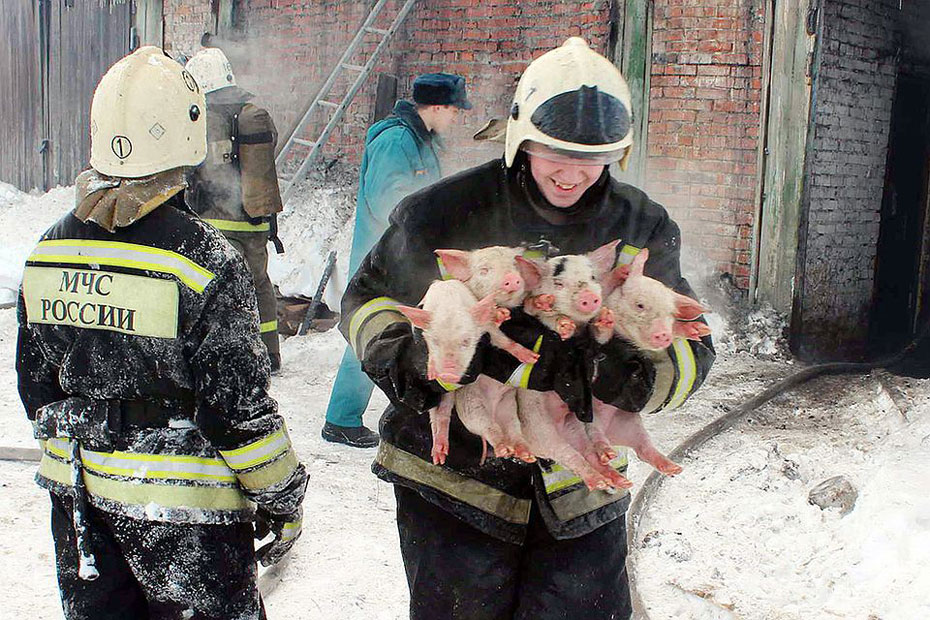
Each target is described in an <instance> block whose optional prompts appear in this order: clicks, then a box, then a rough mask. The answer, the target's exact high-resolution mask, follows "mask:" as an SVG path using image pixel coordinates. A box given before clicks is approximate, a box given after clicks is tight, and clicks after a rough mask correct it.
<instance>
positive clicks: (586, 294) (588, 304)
mask: <svg viewBox="0 0 930 620" xmlns="http://www.w3.org/2000/svg"><path fill="white" fill-rule="evenodd" d="M575 307H576V308H577V309H578V310H580V311H581V312H585V313H591V312H597V311H598V310H599V309H600V307H601V296H600V295H598V294H597V293H595V292H594V291H592V290H590V289H588V290H584V291H581V292H580V293H578V295H577V296H576V297H575Z"/></svg>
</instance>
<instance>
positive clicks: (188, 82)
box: [181, 69, 198, 93]
mask: <svg viewBox="0 0 930 620" xmlns="http://www.w3.org/2000/svg"><path fill="white" fill-rule="evenodd" d="M181 76H182V77H183V78H184V85H185V86H187V88H188V90H190V91H191V92H192V93H196V92H197V90H198V86H197V80H195V79H194V76H193V75H191V74H190V72H189V71H187V70H186V69H185V70H184V71H181Z"/></svg>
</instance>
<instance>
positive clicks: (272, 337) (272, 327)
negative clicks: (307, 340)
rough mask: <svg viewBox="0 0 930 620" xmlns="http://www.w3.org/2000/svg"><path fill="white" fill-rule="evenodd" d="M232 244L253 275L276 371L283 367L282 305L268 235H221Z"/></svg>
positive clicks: (240, 233)
mask: <svg viewBox="0 0 930 620" xmlns="http://www.w3.org/2000/svg"><path fill="white" fill-rule="evenodd" d="M221 232H222V233H223V234H224V235H226V238H227V239H228V240H229V242H230V243H231V244H232V246H233V247H234V248H236V250H238V252H239V253H240V254H242V257H243V258H245V262H246V263H247V264H248V265H249V271H251V272H252V280H253V281H254V282H255V294H256V295H257V296H258V315H259V321H260V322H261V333H262V342H264V343H265V348H267V349H268V355H269V356H270V357H271V361H272V367H276V366H279V365H280V362H281V345H280V343H279V342H278V302H277V299H276V298H275V294H274V285H273V284H272V283H271V278H269V277H268V233H267V232H266V231H261V232H239V231H230V230H223V231H221Z"/></svg>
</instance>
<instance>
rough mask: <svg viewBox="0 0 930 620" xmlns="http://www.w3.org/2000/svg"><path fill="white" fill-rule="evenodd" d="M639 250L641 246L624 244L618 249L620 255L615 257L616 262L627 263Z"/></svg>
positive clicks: (631, 260) (630, 261)
mask: <svg viewBox="0 0 930 620" xmlns="http://www.w3.org/2000/svg"><path fill="white" fill-rule="evenodd" d="M641 251H642V249H641V248H637V247H634V246H632V245H624V246H623V248H621V249H620V256H619V257H618V258H617V263H618V264H620V265H629V264H630V263H632V262H633V258H634V257H635V256H636V255H637V254H639V253H640V252H641Z"/></svg>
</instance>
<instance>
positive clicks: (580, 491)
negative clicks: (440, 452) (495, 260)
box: [340, 157, 714, 543]
mask: <svg viewBox="0 0 930 620" xmlns="http://www.w3.org/2000/svg"><path fill="white" fill-rule="evenodd" d="M530 179H531V177H530V175H529V173H528V172H527V171H526V162H525V159H524V158H523V157H521V158H520V159H519V160H518V162H517V164H516V165H515V166H514V168H513V169H509V170H508V169H507V168H505V167H504V166H503V163H502V162H501V161H492V162H489V163H487V164H484V165H482V166H479V167H477V168H473V169H471V170H467V171H465V172H462V173H460V174H458V175H455V176H453V177H449V178H447V179H444V180H443V181H441V182H439V183H437V184H436V185H433V186H432V187H430V188H427V189H425V190H423V191H420V192H418V193H416V194H414V195H412V196H410V197H408V198H407V199H406V200H404V201H403V202H402V203H401V204H400V205H399V206H398V207H397V209H395V210H394V213H393V214H392V215H391V227H390V228H389V229H388V231H387V232H386V233H385V234H384V236H383V237H382V238H381V241H380V242H379V243H378V245H377V246H375V248H374V249H373V250H372V251H371V252H370V253H369V254H368V256H367V257H366V258H365V260H364V262H363V263H362V265H361V267H360V268H359V270H358V272H357V273H356V275H355V277H354V278H353V280H352V281H351V282H350V284H349V286H348V288H347V290H346V294H345V296H344V297H343V303H342V319H341V321H340V329H341V330H342V332H343V334H344V335H345V336H346V338H347V339H348V341H349V343H350V344H351V346H352V347H353V348H354V350H355V352H356V354H357V355H358V356H359V359H360V360H361V361H362V366H363V368H364V370H365V371H366V372H367V373H368V374H369V375H370V376H371V377H372V379H373V380H374V381H375V383H377V384H378V386H379V387H381V389H383V390H384V391H385V393H386V394H387V395H388V397H389V398H390V400H391V405H390V406H389V407H388V409H387V410H386V411H385V413H384V416H383V417H382V420H381V428H380V430H381V445H380V447H379V452H378V456H377V458H376V461H375V463H374V465H373V466H372V467H373V471H374V472H375V473H376V474H377V475H378V476H379V477H381V478H383V479H385V480H388V481H390V482H395V483H398V484H402V485H405V486H409V487H412V488H414V489H417V490H418V491H419V492H420V493H421V495H423V496H424V497H425V498H426V499H428V500H430V501H432V502H433V503H435V504H437V505H439V506H441V507H442V508H444V509H446V510H448V511H450V512H452V513H453V514H455V515H457V516H458V517H459V518H461V519H464V520H465V521H467V522H469V523H471V524H472V525H474V526H475V527H477V528H478V529H480V530H482V531H484V532H486V533H488V534H490V535H492V536H495V537H497V538H500V539H502V540H506V541H510V542H517V543H518V542H520V541H522V539H523V536H524V534H525V531H526V524H527V522H528V518H529V513H530V507H531V504H532V501H533V500H534V499H535V500H536V501H537V502H538V505H539V508H540V511H541V513H542V515H543V517H544V518H545V519H546V523H547V525H548V527H549V529H550V531H551V532H552V534H553V536H555V537H556V538H572V537H577V536H581V535H583V534H586V533H588V532H591V531H593V530H594V529H595V528H597V527H599V526H600V525H603V524H604V523H607V522H609V521H611V520H613V519H616V518H618V517H620V516H621V515H623V513H624V512H625V510H626V508H627V506H628V504H629V495H628V493H617V494H608V493H606V492H604V491H589V490H588V489H587V488H586V487H585V486H584V484H583V483H581V480H580V478H578V477H577V476H574V475H573V474H572V472H570V471H567V470H564V469H563V468H561V467H560V466H558V464H556V465H554V466H551V467H544V466H542V465H540V464H526V463H522V462H517V461H515V460H512V459H495V458H491V459H488V460H487V461H486V462H485V463H484V464H483V465H482V464H480V459H481V452H482V447H481V440H480V439H479V438H478V437H477V436H475V435H472V434H471V433H469V432H468V431H467V430H465V428H464V427H463V426H462V425H461V424H460V423H458V420H457V418H455V417H453V422H452V426H451V429H450V433H449V445H450V446H451V448H450V453H449V457H448V459H447V462H446V465H445V466H436V465H433V464H432V462H431V459H430V446H431V432H430V424H429V417H428V415H426V414H425V412H426V411H427V410H428V409H429V408H430V407H431V406H435V404H437V403H438V400H439V397H440V394H441V393H442V390H443V388H442V387H441V386H439V385H438V384H437V383H436V382H435V381H433V382H427V381H426V379H425V376H424V375H423V373H422V371H421V372H417V371H416V370H414V369H415V368H418V367H419V366H422V365H425V351H424V349H425V347H424V346H423V344H422V338H419V337H416V336H414V334H413V332H412V331H411V326H410V324H409V322H408V321H407V320H406V319H405V317H404V316H403V315H402V314H400V312H398V311H397V309H396V305H397V304H398V303H403V304H411V305H416V304H417V303H419V301H420V299H421V298H422V296H423V294H424V292H425V291H426V289H427V287H428V286H429V284H430V283H431V282H432V281H433V280H436V279H438V278H440V277H441V274H440V271H439V266H438V264H437V260H436V256H435V255H434V254H433V250H435V249H437V248H456V249H474V248H480V247H486V246H491V245H506V246H516V245H524V246H530V245H534V244H537V243H539V242H540V241H541V240H545V241H547V242H548V243H549V244H551V245H554V246H555V247H557V248H558V249H559V252H558V253H560V254H575V253H584V252H587V251H590V250H593V249H595V248H597V247H599V246H601V245H603V244H604V243H606V242H608V241H612V240H615V239H621V240H622V242H621V244H620V246H619V247H620V248H621V249H620V251H619V252H618V255H619V260H625V261H629V260H632V256H634V255H635V254H636V253H637V252H638V251H639V250H640V249H641V248H649V253H650V254H649V261H648V262H647V263H646V273H647V275H649V276H651V277H654V278H656V279H658V280H660V281H662V282H664V283H665V284H667V285H669V286H672V287H673V288H674V289H675V290H677V291H679V292H681V293H684V294H687V295H693V293H692V291H691V288H690V287H689V285H688V283H687V282H686V281H685V280H684V279H683V278H682V276H681V272H680V265H679V254H680V243H681V238H680V233H679V229H678V226H677V225H676V224H675V222H674V221H672V220H671V219H670V218H669V216H668V213H667V212H666V211H665V209H663V208H662V207H661V206H659V205H658V204H656V203H654V202H652V201H651V200H649V198H648V197H647V196H646V195H645V194H644V193H643V192H641V191H640V190H638V189H636V188H634V187H632V186H629V185H625V184H623V183H620V182H619V181H616V180H615V179H613V178H611V177H610V175H609V174H608V173H607V171H606V170H605V171H604V173H603V175H602V176H601V178H600V179H599V180H598V181H597V182H596V183H595V185H594V186H592V187H591V188H590V189H589V190H588V191H587V192H586V193H585V195H584V196H582V198H581V200H580V201H579V203H578V204H576V205H575V206H573V207H571V208H569V209H555V208H554V207H552V206H551V205H548V203H546V202H545V200H544V198H543V197H542V196H541V194H540V193H539V191H538V189H537V188H536V187H535V184H534V183H533V182H532V180H530ZM544 215H549V217H544ZM559 217H561V218H564V223H562V224H561V225H556V224H552V223H550V220H554V219H556V218H559ZM519 314H520V313H519V312H516V313H514V318H512V319H511V320H510V321H507V322H505V323H504V324H503V325H502V328H503V329H504V330H505V332H506V333H508V335H510V336H511V337H512V338H514V339H517V340H518V341H520V342H521V343H522V344H524V345H525V346H533V340H534V339H535V338H537V336H536V335H534V332H533V329H532V328H531V327H532V322H535V319H526V320H528V321H530V323H527V324H525V325H520V324H519V321H516V317H517V315H519ZM514 323H516V325H512V324H514ZM539 326H540V327H541V324H539ZM521 330H522V331H521ZM527 330H529V333H530V335H529V336H528V338H529V339H527V336H526V333H527ZM535 333H536V334H538V333H539V331H538V329H537V331H536V332H535ZM573 341H575V338H573V339H571V340H569V341H566V342H565V343H562V342H561V341H559V339H558V337H557V336H554V337H551V338H548V337H547V339H546V340H545V343H544V345H543V347H542V349H541V350H540V352H541V354H544V353H546V351H547V350H550V352H549V354H548V355H543V356H542V357H541V359H540V361H539V362H538V363H537V364H536V365H534V366H529V367H526V368H524V369H523V372H517V373H515V372H514V370H516V366H517V365H518V364H519V363H518V362H517V361H516V360H513V358H511V357H510V356H509V355H507V354H505V353H501V352H499V351H498V350H497V349H494V348H493V347H489V346H488V347H485V348H484V349H483V353H482V354H481V356H480V357H481V358H482V359H484V360H485V361H484V366H483V368H482V369H481V372H483V373H484V374H488V375H489V376H492V377H493V378H495V379H498V380H499V381H502V382H510V383H511V384H512V383H513V377H514V376H517V375H519V376H520V377H521V381H522V383H521V385H522V386H524V387H529V388H531V389H541V390H548V389H555V388H554V386H555V384H556V383H558V382H559V381H562V382H563V383H564V382H565V381H564V380H565V378H566V377H568V376H569V375H566V374H564V373H566V372H567V370H566V369H568V368H570V367H569V366H566V365H565V364H564V363H563V360H566V359H572V358H576V357H578V356H579V355H578V352H577V350H578V348H579V346H580V345H577V344H575V343H573ZM591 346H593V347H596V350H595V351H594V353H593V356H594V357H595V358H596V359H597V361H596V364H595V366H596V368H597V370H596V373H594V372H590V370H591V367H590V366H583V368H586V369H587V370H585V372H586V373H589V372H590V374H586V375H584V376H583V377H582V379H583V381H582V382H583V383H585V382H586V383H587V385H588V386H589V387H588V388H587V389H588V390H589V393H590V389H591V386H592V384H591V381H592V379H594V377H595V376H596V379H594V380H593V393H594V396H596V397H598V398H599V399H601V400H604V401H606V402H609V403H612V404H614V405H616V406H618V407H620V408H622V409H626V410H630V411H645V412H655V411H660V410H667V409H673V408H675V407H678V406H679V405H681V404H682V403H683V402H684V401H685V399H686V398H687V397H688V396H689V395H690V394H692V393H693V392H694V390H696V389H697V388H698V386H700V384H701V383H702V381H703V380H704V377H705V376H706V375H707V372H708V371H709V369H710V366H711V364H712V363H713V360H714V353H713V348H712V345H711V341H710V339H709V338H705V339H704V340H703V341H701V342H693V341H687V342H686V341H681V342H678V343H676V345H675V346H673V347H670V348H669V349H668V350H667V351H666V352H662V353H661V354H658V355H645V354H643V353H640V352H638V351H636V350H635V349H633V347H632V346H631V345H628V344H626V343H625V342H623V341H622V340H620V339H618V338H614V339H613V340H611V341H610V342H609V343H608V344H607V345H604V346H599V345H596V344H594V345H591ZM553 348H554V349H553ZM581 357H584V356H581ZM544 359H545V360H547V361H545V363H544ZM489 360H491V361H489ZM493 360H497V361H496V362H494V363H492V361H493ZM470 372H471V371H470ZM547 375H549V376H548V377H547ZM576 379H577V376H576V377H575V379H571V382H574V381H575V380H576ZM624 467H625V465H624V464H623V463H620V464H619V466H618V469H621V470H622V469H623V468H624Z"/></svg>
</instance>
